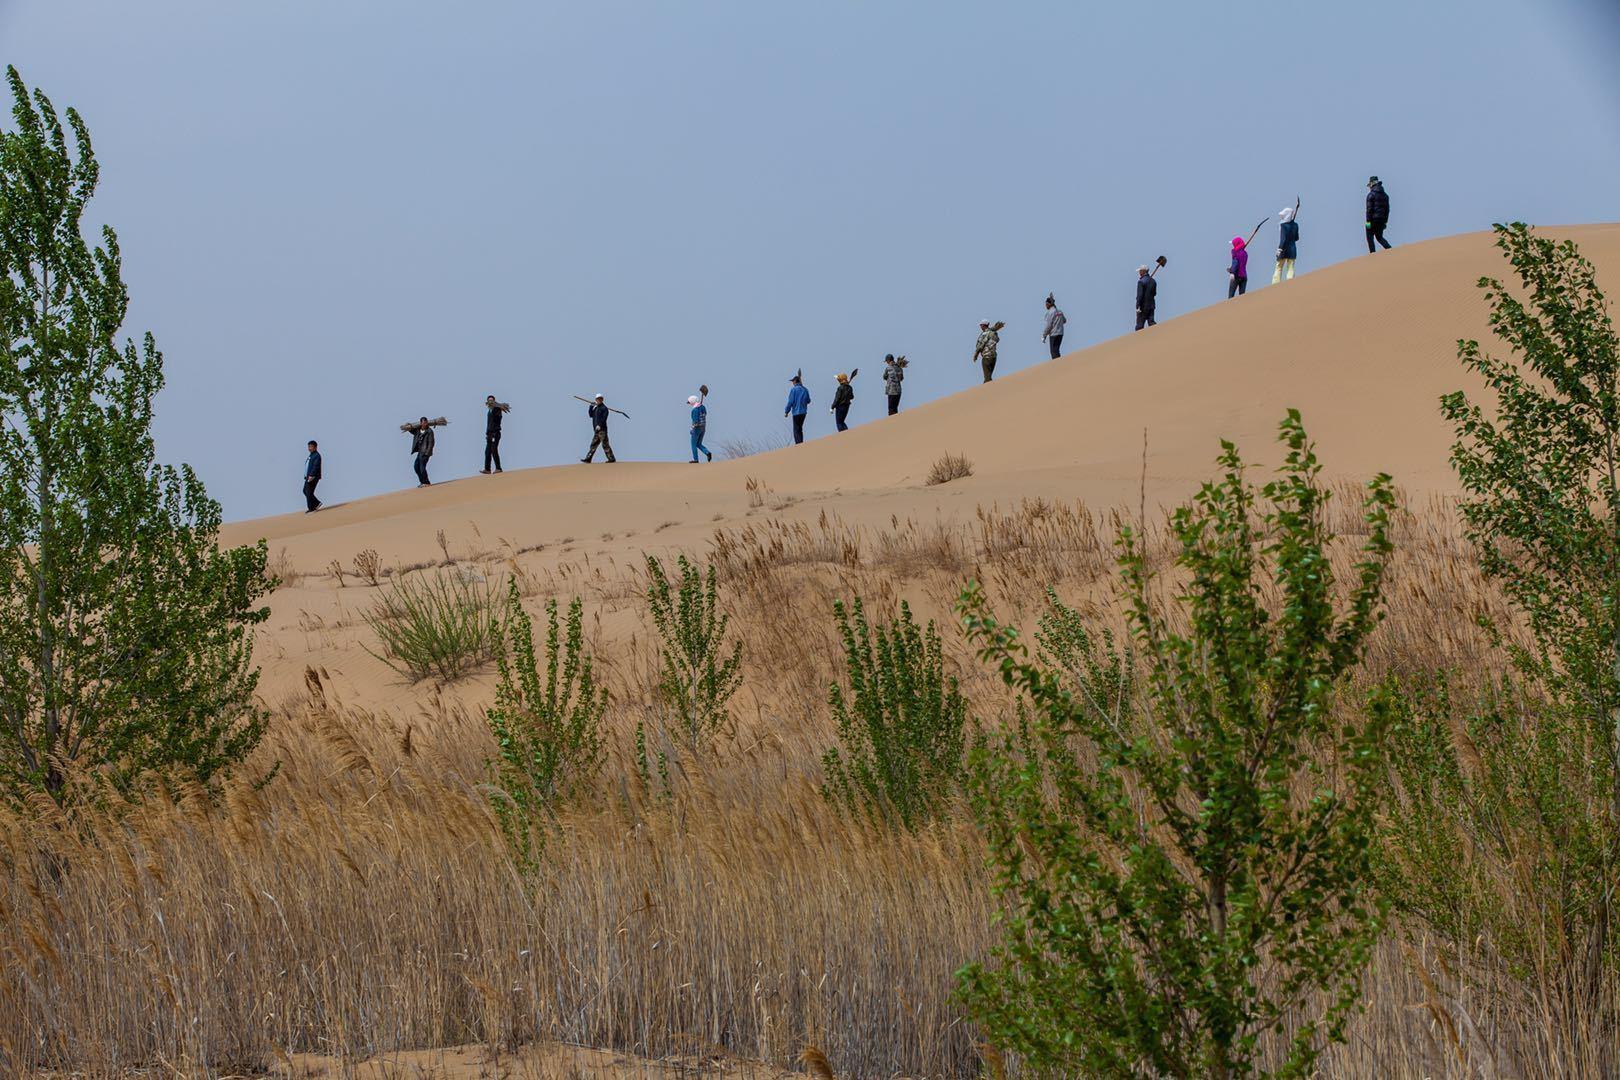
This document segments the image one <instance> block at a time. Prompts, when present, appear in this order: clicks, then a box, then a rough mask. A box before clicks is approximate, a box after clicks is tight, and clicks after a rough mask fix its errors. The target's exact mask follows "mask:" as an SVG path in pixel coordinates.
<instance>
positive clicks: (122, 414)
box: [0, 68, 272, 806]
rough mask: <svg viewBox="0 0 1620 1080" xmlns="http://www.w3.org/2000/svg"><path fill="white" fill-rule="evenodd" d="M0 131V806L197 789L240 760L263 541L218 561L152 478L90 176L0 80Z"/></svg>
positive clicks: (64, 141) (255, 736)
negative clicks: (0, 110)
mask: <svg viewBox="0 0 1620 1080" xmlns="http://www.w3.org/2000/svg"><path fill="white" fill-rule="evenodd" d="M6 79H7V82H8V84H9V86H10V89H11V95H12V99H13V103H12V109H11V123H10V124H8V125H7V127H6V130H4V131H0V717H3V718H4V721H3V722H0V797H3V798H5V799H6V800H7V801H13V800H15V801H17V802H27V801H30V800H31V797H32V796H34V795H36V794H39V793H43V795H45V796H46V797H48V798H49V799H51V800H54V801H55V802H56V803H57V804H58V805H62V806H71V805H72V804H74V803H75V802H77V801H78V800H79V799H80V798H94V797H97V796H98V795H99V792H98V790H97V789H99V788H101V787H102V785H107V786H109V787H110V788H111V789H112V790H114V791H116V792H118V793H120V794H123V795H128V796H136V795H139V794H140V793H142V792H143V791H146V790H148V789H149V788H150V787H151V786H152V785H153V784H155V783H156V782H157V781H159V780H160V779H162V780H175V781H181V782H185V781H190V782H195V783H200V784H203V785H209V786H211V785H213V784H214V783H215V782H216V781H217V780H219V779H220V778H221V777H223V776H224V775H225V774H226V773H227V772H229V771H230V770H232V769H233V768H235V767H236V766H238V765H239V764H240V763H241V762H242V761H243V760H244V759H246V758H247V757H248V755H249V754H250V753H251V752H252V751H253V749H254V747H255V746H257V745H258V744H259V741H260V739H261V738H262V736H263V734H264V731H265V723H266V714H265V713H264V712H263V710H262V709H260V708H259V707H258V705H257V704H256V703H255V694H256V691H257V686H258V677H259V673H258V668H257V667H256V666H255V665H254V663H253V627H254V626H255V625H256V624H258V623H261V622H263V621H264V620H265V618H266V617H267V616H268V615H269V610H268V609H267V608H265V607H263V606H262V605H261V604H260V601H261V599H262V598H263V597H264V595H265V594H266V593H267V592H268V591H269V590H270V587H271V585H272V580H271V577H270V576H269V575H267V574H266V571H265V564H266V562H267V554H268V553H267V549H266V546H265V544H264V542H263V541H260V542H259V543H258V544H256V545H254V546H252V547H237V548H227V547H222V546H221V544H220V507H219V504H218V503H217V502H215V501H214V500H213V499H211V498H209V497H208V493H207V492H206V491H205V490H204V488H203V484H202V482H201V481H200V480H199V479H198V478H197V476H196V474H195V473H193V472H192V470H191V468H190V467H189V466H186V465H181V466H180V467H178V468H175V467H172V466H168V465H163V464H161V463H159V462H158V461H157V458H156V449H155V444H154V442H153V438H152V415H153V413H152V410H153V402H154V400H155V399H156V397H157V395H158V393H159V391H160V390H162V388H163V378H164V376H163V354H162V353H161V352H159V351H158V348H157V344H156V342H155V341H154V340H153V338H152V335H151V334H146V335H145V336H144V337H143V339H142V341H141V343H140V344H139V345H137V344H136V343H135V342H134V341H132V340H130V339H129V338H128V337H126V336H125V331H124V320H125V317H126V315H127V314H128V311H129V301H130V298H129V290H128V289H127V288H126V286H125V284H124V281H123V278H122V272H123V256H122V253H121V251H120V249H119V244H118V237H117V234H116V233H115V232H114V231H113V229H112V227H111V226H109V225H98V226H96V236H97V239H98V241H99V243H97V244H96V246H94V247H92V246H91V244H90V243H89V242H88V241H87V240H86V239H85V230H86V224H87V221H86V216H85V215H86V213H87V212H88V214H89V219H90V220H91V221H95V220H98V219H100V218H101V217H102V215H101V214H100V213H97V212H94V211H90V209H89V202H90V200H91V198H92V197H93V196H94V194H95V190H96V184H97V180H98V178H99V176H100V166H99V165H98V164H97V162H96V158H95V154H94V152H93V151H92V148H91V143H90V133H89V130H88V128H87V127H86V126H85V124H84V122H83V120H82V119H81V118H80V117H79V114H78V113H77V112H75V111H74V110H72V109H68V110H66V111H65V113H62V114H58V113H57V111H56V109H55V108H54V107H53V106H52V105H51V102H50V100H49V99H48V98H46V96H45V95H44V94H43V93H41V92H39V91H38V90H34V91H32V92H30V90H29V89H28V87H27V86H25V85H24V84H23V81H22V78H21V77H20V76H19V75H18V74H17V71H16V69H14V68H7V69H6Z"/></svg>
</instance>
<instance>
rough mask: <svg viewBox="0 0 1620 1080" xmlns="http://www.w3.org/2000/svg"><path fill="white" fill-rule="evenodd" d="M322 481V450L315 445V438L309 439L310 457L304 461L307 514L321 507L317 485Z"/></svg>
mask: <svg viewBox="0 0 1620 1080" xmlns="http://www.w3.org/2000/svg"><path fill="white" fill-rule="evenodd" d="M320 482H321V451H320V449H319V448H318V447H317V446H316V445H315V440H314V439H311V440H309V457H308V458H307V459H305V461H304V505H305V506H306V507H307V508H308V509H306V510H305V511H304V513H306V514H313V513H314V512H315V511H317V510H319V509H320V508H321V500H319V499H317V498H316V497H315V485H316V484H319V483H320Z"/></svg>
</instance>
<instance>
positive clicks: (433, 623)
mask: <svg viewBox="0 0 1620 1080" xmlns="http://www.w3.org/2000/svg"><path fill="white" fill-rule="evenodd" d="M365 620H366V625H367V626H369V627H371V630H372V633H374V634H375V635H376V636H377V642H378V645H379V648H380V650H381V651H380V652H378V653H376V654H375V655H376V656H377V657H378V658H379V659H381V660H382V661H384V662H385V663H387V664H388V665H389V666H390V667H392V668H393V669H394V670H396V671H398V672H399V673H400V674H402V675H405V676H406V677H408V678H410V679H412V680H414V681H417V682H420V681H422V680H424V679H437V680H439V681H441V682H454V681H455V680H457V679H459V678H461V677H463V676H464V675H467V674H470V673H471V672H473V671H476V670H477V669H479V668H480V667H483V666H484V665H485V664H487V663H489V661H490V660H492V659H493V658H494V656H495V645H496V641H497V638H498V635H499V633H500V601H499V599H498V597H497V595H496V592H495V588H494V586H493V585H492V584H491V583H490V582H489V581H488V579H486V578H485V577H484V576H483V575H482V574H479V573H476V572H474V571H471V570H433V571H424V572H422V573H419V574H412V575H408V576H404V577H396V578H395V579H394V580H393V582H392V583H391V584H390V585H389V586H388V590H387V591H386V592H384V593H383V594H382V595H381V596H379V597H378V598H377V601H376V603H375V604H374V605H373V606H372V608H371V610H370V611H368V612H366V615H365Z"/></svg>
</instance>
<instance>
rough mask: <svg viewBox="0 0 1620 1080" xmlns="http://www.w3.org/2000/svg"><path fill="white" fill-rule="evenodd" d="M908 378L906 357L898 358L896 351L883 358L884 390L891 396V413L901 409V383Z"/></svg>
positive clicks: (891, 414)
mask: <svg viewBox="0 0 1620 1080" xmlns="http://www.w3.org/2000/svg"><path fill="white" fill-rule="evenodd" d="M905 378H906V358H905V357H903V356H902V357H901V358H900V359H898V360H896V359H895V358H894V353H890V354H889V355H887V356H885V357H884V358H883V392H884V393H885V394H887V395H888V396H889V415H890V416H893V415H894V414H895V413H897V412H899V411H900V384H901V383H902V382H904V381H905Z"/></svg>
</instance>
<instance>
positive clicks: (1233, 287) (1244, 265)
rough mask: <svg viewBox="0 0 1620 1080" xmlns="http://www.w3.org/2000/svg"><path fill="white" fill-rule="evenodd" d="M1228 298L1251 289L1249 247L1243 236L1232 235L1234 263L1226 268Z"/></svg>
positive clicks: (1240, 294)
mask: <svg viewBox="0 0 1620 1080" xmlns="http://www.w3.org/2000/svg"><path fill="white" fill-rule="evenodd" d="M1226 277H1227V285H1226V298H1227V299H1228V300H1230V299H1232V297H1234V296H1242V295H1243V294H1244V293H1246V292H1248V291H1249V249H1248V247H1247V246H1245V245H1244V243H1243V237H1241V236H1234V237H1232V263H1231V265H1230V266H1228V267H1227V268H1226Z"/></svg>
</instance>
